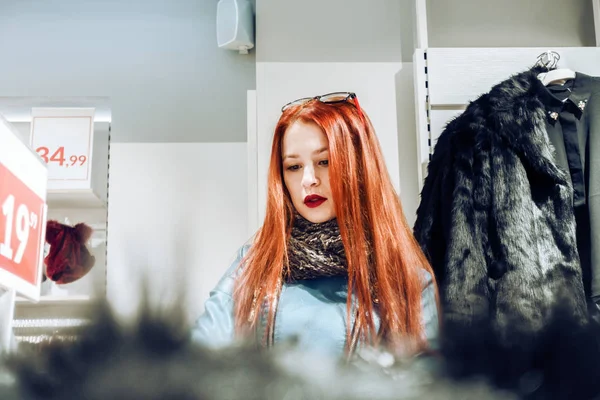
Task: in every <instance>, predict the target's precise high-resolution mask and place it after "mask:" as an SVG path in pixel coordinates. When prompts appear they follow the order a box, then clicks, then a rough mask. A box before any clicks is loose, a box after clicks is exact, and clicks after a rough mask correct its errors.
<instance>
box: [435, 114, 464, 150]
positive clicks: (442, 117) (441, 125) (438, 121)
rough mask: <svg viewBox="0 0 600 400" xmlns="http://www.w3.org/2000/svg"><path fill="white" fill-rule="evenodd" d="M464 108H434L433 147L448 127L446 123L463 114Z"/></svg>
mask: <svg viewBox="0 0 600 400" xmlns="http://www.w3.org/2000/svg"><path fill="white" fill-rule="evenodd" d="M463 112H464V109H448V110H432V111H431V113H430V115H431V148H432V150H433V148H434V147H435V144H436V142H437V140H438V138H439V137H440V134H441V133H442V132H443V130H444V129H445V128H446V124H447V123H448V122H449V121H450V120H451V119H452V118H454V117H456V116H458V115H460V114H462V113H463Z"/></svg>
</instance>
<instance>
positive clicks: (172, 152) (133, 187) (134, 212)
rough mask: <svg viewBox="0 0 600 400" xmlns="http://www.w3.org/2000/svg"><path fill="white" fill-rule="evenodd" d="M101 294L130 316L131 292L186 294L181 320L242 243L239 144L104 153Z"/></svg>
mask: <svg viewBox="0 0 600 400" xmlns="http://www.w3.org/2000/svg"><path fill="white" fill-rule="evenodd" d="M110 159H111V160H110V193H109V196H110V201H109V210H108V213H109V225H108V254H107V257H108V273H107V284H108V288H107V289H108V290H107V295H108V298H109V300H110V301H111V302H112V303H113V305H115V307H116V308H117V309H118V312H119V313H121V314H128V313H130V312H134V311H135V309H136V307H137V301H138V300H139V297H138V296H139V291H138V288H137V287H136V286H137V285H138V284H139V283H140V282H141V281H142V279H143V276H144V275H148V276H149V278H150V281H149V282H150V287H151V288H152V291H153V293H152V294H153V299H154V300H159V301H160V302H164V301H165V300H167V299H169V298H170V296H171V295H172V294H173V291H174V290H175V291H179V290H187V291H188V295H189V300H188V304H189V313H190V314H189V317H190V318H192V319H193V318H195V317H197V316H198V314H199V313H200V312H201V311H202V310H203V302H204V300H205V299H206V298H207V297H208V294H209V291H210V290H211V289H212V287H213V286H214V285H215V284H216V282H217V281H218V279H219V278H220V277H221V275H222V274H223V272H224V271H225V269H226V268H227V267H228V266H229V265H230V262H231V261H232V260H233V258H234V257H235V253H236V250H237V249H238V248H239V247H240V246H241V245H242V244H243V243H244V242H245V241H246V240H247V239H248V234H247V208H246V205H247V204H246V202H247V180H246V159H247V154H246V144H245V143H213V144H200V143H181V144H175V143H172V144H161V143H148V144H138V143H118V144H113V145H112V146H111V157H110Z"/></svg>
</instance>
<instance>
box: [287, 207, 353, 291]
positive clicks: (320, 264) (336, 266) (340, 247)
mask: <svg viewBox="0 0 600 400" xmlns="http://www.w3.org/2000/svg"><path fill="white" fill-rule="evenodd" d="M288 259H289V275H288V273H287V271H286V269H285V268H284V279H285V280H286V281H288V282H290V281H296V280H302V279H315V278H320V277H332V276H346V275H347V273H348V266H347V263H346V253H345V251H344V244H343V243H342V237H341V235H340V228H339V226H338V223H337V219H335V218H334V219H332V220H329V221H327V222H323V223H320V224H315V223H313V222H310V221H308V220H307V219H305V218H303V217H302V216H301V215H299V214H298V213H295V215H294V225H293V227H292V234H291V237H290V239H289V241H288Z"/></svg>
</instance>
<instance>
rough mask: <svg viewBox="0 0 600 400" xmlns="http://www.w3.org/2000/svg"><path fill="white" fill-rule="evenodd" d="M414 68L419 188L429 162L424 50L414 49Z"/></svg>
mask: <svg viewBox="0 0 600 400" xmlns="http://www.w3.org/2000/svg"><path fill="white" fill-rule="evenodd" d="M413 62H414V70H415V116H416V119H417V152H418V156H417V174H418V179H419V189H420V187H421V185H422V183H423V180H424V179H425V174H426V166H427V163H428V162H429V153H430V151H429V130H428V129H427V125H428V123H429V121H428V117H427V108H428V105H427V86H426V84H427V76H426V74H425V67H426V65H427V63H426V61H425V50H423V49H416V50H415V54H414V59H413Z"/></svg>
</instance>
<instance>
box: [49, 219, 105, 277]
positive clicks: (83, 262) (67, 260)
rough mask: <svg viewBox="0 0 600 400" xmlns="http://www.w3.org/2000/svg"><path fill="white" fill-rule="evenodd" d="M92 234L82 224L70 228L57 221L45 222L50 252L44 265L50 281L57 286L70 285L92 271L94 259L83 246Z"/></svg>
mask: <svg viewBox="0 0 600 400" xmlns="http://www.w3.org/2000/svg"><path fill="white" fill-rule="evenodd" d="M92 232H93V230H92V228H91V227H89V226H87V225H86V224H84V223H79V224H77V225H75V226H74V227H71V226H69V225H65V224H61V223H60V222H57V221H52V220H50V221H48V222H47V224H46V242H48V244H49V245H50V252H49V253H48V255H47V256H46V258H45V259H44V263H45V264H46V276H47V277H48V278H49V279H50V280H52V281H54V282H56V283H59V284H64V283H71V282H74V281H76V280H78V279H80V278H82V277H83V276H85V274H87V273H88V272H89V271H90V270H91V269H92V267H93V266H94V263H95V262H96V259H95V257H94V256H93V255H92V254H90V252H89V250H88V249H87V247H86V246H85V243H86V242H87V241H88V239H89V238H90V236H91V235H92Z"/></svg>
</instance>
